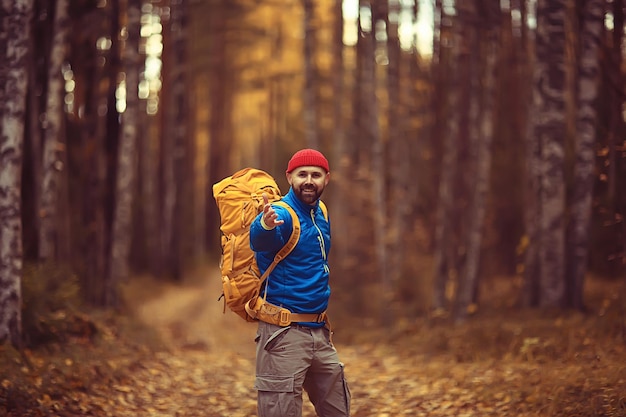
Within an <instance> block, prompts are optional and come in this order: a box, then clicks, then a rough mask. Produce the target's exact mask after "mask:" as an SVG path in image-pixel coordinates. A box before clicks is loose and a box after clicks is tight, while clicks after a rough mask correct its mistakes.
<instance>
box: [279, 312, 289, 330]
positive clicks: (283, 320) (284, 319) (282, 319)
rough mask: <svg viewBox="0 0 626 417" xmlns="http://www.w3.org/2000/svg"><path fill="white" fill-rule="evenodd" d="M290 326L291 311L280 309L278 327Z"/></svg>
mask: <svg viewBox="0 0 626 417" xmlns="http://www.w3.org/2000/svg"><path fill="white" fill-rule="evenodd" d="M290 324H291V311H289V310H287V309H285V308H282V309H281V310H280V314H279V316H278V325H279V326H281V327H285V326H289V325H290Z"/></svg>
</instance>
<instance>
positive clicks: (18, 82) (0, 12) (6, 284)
mask: <svg viewBox="0 0 626 417" xmlns="http://www.w3.org/2000/svg"><path fill="white" fill-rule="evenodd" d="M9 5H10V6H9ZM0 7H1V8H0V18H2V21H3V23H4V24H3V25H2V26H1V27H0V45H2V46H6V49H5V48H2V49H0V50H2V51H3V52H2V56H0V58H2V61H3V64H2V65H1V66H0V81H1V82H0V85H2V86H3V88H2V90H0V102H2V107H1V108H0V109H1V111H0V117H1V118H0V121H1V123H0V343H3V342H4V341H6V340H7V339H9V341H10V342H11V344H12V345H13V346H14V347H16V348H21V347H22V315H21V307H22V306H21V303H22V295H21V285H20V282H21V279H22V268H23V265H22V264H23V253H22V220H21V192H20V190H21V178H22V176H21V174H22V172H21V171H22V154H23V135H24V120H25V113H24V110H25V107H26V92H27V85H28V38H29V35H30V25H31V19H32V13H33V2H32V1H31V0H14V1H12V2H3V4H2V6H0Z"/></svg>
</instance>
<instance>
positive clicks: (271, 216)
mask: <svg viewBox="0 0 626 417" xmlns="http://www.w3.org/2000/svg"><path fill="white" fill-rule="evenodd" d="M263 223H265V226H267V227H268V228H270V229H273V228H275V227H276V226H278V225H281V224H283V223H285V221H284V220H279V219H278V214H276V211H274V208H273V207H272V205H271V204H270V203H269V199H268V197H267V194H266V193H263Z"/></svg>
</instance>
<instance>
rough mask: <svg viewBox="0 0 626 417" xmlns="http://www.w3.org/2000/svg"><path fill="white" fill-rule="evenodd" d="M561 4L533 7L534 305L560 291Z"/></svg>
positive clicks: (557, 297)
mask: <svg viewBox="0 0 626 417" xmlns="http://www.w3.org/2000/svg"><path fill="white" fill-rule="evenodd" d="M564 24H565V2H564V1H563V0H544V1H539V2H538V5H537V32H536V37H537V38H536V57H537V61H536V67H535V72H534V89H533V106H535V107H536V111H537V113H536V115H537V116H539V117H537V118H536V119H535V121H534V124H533V130H532V135H533V136H534V138H535V140H537V141H539V148H540V158H541V167H540V170H539V173H540V184H539V195H538V197H539V204H540V208H541V213H540V216H539V240H538V241H536V242H531V244H539V288H540V299H539V304H540V305H541V306H542V307H560V306H561V305H562V302H563V297H564V290H565V285H564V284H565V281H564V278H565V271H564V267H565V262H564V261H565V178H564V163H565V147H564V137H565V122H564V114H565V104H564V87H565V73H564V64H565V32H564V27H565V26H564Z"/></svg>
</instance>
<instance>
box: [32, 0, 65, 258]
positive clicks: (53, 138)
mask: <svg viewBox="0 0 626 417" xmlns="http://www.w3.org/2000/svg"><path fill="white" fill-rule="evenodd" d="M67 12H68V0H57V2H56V9H55V15H54V34H53V41H52V49H51V51H50V67H49V70H48V94H47V104H46V113H45V115H46V117H45V125H44V132H45V134H44V143H43V169H42V173H43V181H42V184H41V194H40V196H41V199H40V201H39V203H40V205H39V210H38V213H39V216H40V225H39V260H40V261H49V260H56V259H57V256H58V253H57V242H58V234H57V232H58V228H59V227H60V224H61V222H60V221H59V220H60V217H59V216H58V215H57V213H58V206H59V197H60V188H61V181H62V180H63V178H64V176H63V175H61V171H62V170H64V169H65V167H64V165H63V160H64V158H63V155H62V154H63V153H64V152H65V148H66V144H65V140H64V138H63V135H62V129H61V123H62V120H63V116H64V114H63V95H64V93H65V91H64V79H63V74H62V65H63V62H64V60H65V51H66V48H67V45H66V42H67V33H68V30H69V24H70V22H69V17H68V14H67Z"/></svg>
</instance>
